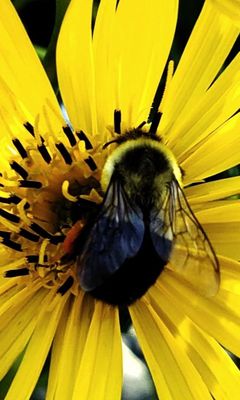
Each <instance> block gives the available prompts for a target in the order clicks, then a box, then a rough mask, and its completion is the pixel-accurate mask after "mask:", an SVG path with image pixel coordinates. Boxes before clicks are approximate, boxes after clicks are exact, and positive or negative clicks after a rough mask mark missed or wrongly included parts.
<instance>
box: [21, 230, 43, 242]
mask: <svg viewBox="0 0 240 400" xmlns="http://www.w3.org/2000/svg"><path fill="white" fill-rule="evenodd" d="M19 235H21V236H22V237H24V238H25V239H28V240H31V242H38V241H39V239H40V236H38V235H35V233H32V232H29V231H27V230H26V229H24V228H20V230H19Z"/></svg>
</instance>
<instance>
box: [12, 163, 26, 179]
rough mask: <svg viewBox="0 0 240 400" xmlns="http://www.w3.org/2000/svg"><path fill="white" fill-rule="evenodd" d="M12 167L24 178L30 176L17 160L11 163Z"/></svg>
mask: <svg viewBox="0 0 240 400" xmlns="http://www.w3.org/2000/svg"><path fill="white" fill-rule="evenodd" d="M10 167H11V168H12V169H13V170H14V171H15V172H17V174H18V175H20V176H21V177H22V178H23V179H26V178H27V177H28V172H27V171H26V170H25V169H24V168H23V167H22V166H21V165H20V164H18V163H17V162H16V161H13V162H11V163H10Z"/></svg>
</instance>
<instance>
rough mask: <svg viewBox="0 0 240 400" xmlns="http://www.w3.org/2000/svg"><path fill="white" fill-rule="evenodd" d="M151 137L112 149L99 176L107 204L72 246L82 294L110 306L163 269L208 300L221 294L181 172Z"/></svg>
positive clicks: (138, 135) (139, 291)
mask: <svg viewBox="0 0 240 400" xmlns="http://www.w3.org/2000/svg"><path fill="white" fill-rule="evenodd" d="M118 118H119V116H118ZM117 127H118V130H120V123H119V120H118V121H117ZM153 128H154V129H155V127H153ZM154 129H152V132H147V133H146V132H145V131H143V130H142V127H140V128H136V129H134V130H132V131H130V132H128V133H126V134H124V135H121V134H119V138H117V139H115V140H114V141H112V142H109V143H107V145H109V144H111V143H115V144H117V147H116V148H115V149H114V150H113V152H112V153H111V154H110V156H109V157H108V158H107V161H106V163H105V166H104V168H103V171H102V179H101V185H102V189H103V191H104V193H105V195H104V199H103V202H102V204H101V206H100V208H99V210H98V212H97V213H95V214H94V216H93V218H92V219H91V218H90V219H89V220H88V221H87V223H86V225H85V226H84V228H83V229H82V230H81V233H80V234H79V236H78V237H77V239H76V240H75V243H74V252H75V254H76V255H77V256H76V257H77V266H78V275H79V280H80V286H81V288H82V289H83V290H84V291H86V292H88V293H90V294H91V295H92V296H93V297H95V298H97V299H101V300H103V301H105V302H107V303H109V304H113V305H129V304H132V303H133V302H134V301H135V300H136V299H138V298H140V297H141V296H143V295H144V294H145V293H146V291H147V290H148V289H149V288H150V286H152V285H153V284H154V283H155V281H156V280H157V278H158V277H159V275H160V274H161V272H162V271H163V269H164V267H165V266H166V264H169V268H171V269H174V270H175V271H176V272H177V273H179V274H181V275H182V276H183V277H184V279H186V280H187V281H188V282H190V284H191V285H193V286H194V287H195V288H197V289H198V290H199V291H200V292H201V293H202V294H204V295H206V296H211V295H214V294H215V293H216V292H217V290H218V286H219V263H218V260H217V257H216V255H215V252H214V250H213V247H212V245H211V243H210V241H209V239H208V237H207V235H206V233H205V232H204V230H203V228H202V226H201V225H200V223H199V222H198V220H197V218H196V217H195V215H194V213H193V212H192V210H191V208H190V206H189V203H188V201H187V199H186V197H185V195H184V192H183V189H182V183H181V178H182V173H181V170H180V167H179V166H178V164H177V162H176V160H175V158H174V156H173V155H172V153H171V152H170V150H169V149H168V148H167V147H166V146H165V145H164V144H163V143H162V142H161V140H160V139H159V138H158V137H157V136H156V134H155V132H154ZM119 133H120V132H119Z"/></svg>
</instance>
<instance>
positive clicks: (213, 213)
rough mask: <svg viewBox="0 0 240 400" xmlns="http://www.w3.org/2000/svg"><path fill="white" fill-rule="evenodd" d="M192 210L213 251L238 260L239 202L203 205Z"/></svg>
mask: <svg viewBox="0 0 240 400" xmlns="http://www.w3.org/2000/svg"><path fill="white" fill-rule="evenodd" d="M205 204H206V205H205V207H200V205H199V209H197V208H196V209H195V207H197V205H194V210H195V213H196V216H197V218H198V220H199V222H200V223H201V224H202V226H203V228H204V230H205V231H206V233H207V235H208V237H209V239H210V241H211V243H212V245H213V247H214V249H215V251H216V252H217V253H218V254H221V255H223V256H226V257H232V258H233V259H235V260H239V259H240V201H239V200H236V201H230V200H226V201H219V202H212V203H205Z"/></svg>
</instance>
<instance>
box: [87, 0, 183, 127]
mask: <svg viewBox="0 0 240 400" xmlns="http://www.w3.org/2000/svg"><path fill="white" fill-rule="evenodd" d="M177 9H178V1H177V0H171V1H168V2H161V3H160V2H159V1H158V0H150V1H148V2H146V1H143V0H140V1H139V0H133V1H131V2H129V1H127V0H121V1H120V2H119V4H118V7H117V10H116V14H115V21H114V25H113V27H112V28H111V29H112V36H110V35H109V36H108V40H109V44H108V46H109V53H108V55H107V60H108V65H107V70H105V71H104V73H105V74H106V75H107V77H108V79H110V82H112V84H111V85H109V86H107V88H108V89H110V91H111V90H113V95H112V94H111V92H110V96H109V97H110V99H112V97H114V103H113V104H111V103H110V106H111V107H112V110H111V111H112V113H113V107H114V108H116V109H120V110H121V111H122V119H123V121H124V123H125V127H126V129H129V128H132V127H134V126H137V125H138V124H140V123H141V122H143V121H144V120H146V119H147V117H148V114H149V112H150V107H151V105H152V102H153V98H154V95H155V92H156V89H157V86H158V83H159V81H160V78H161V74H162V72H163V69H164V67H165V64H166V61H167V58H168V55H169V51H170V48H171V45H172V40H173V35H174V31H175V26H176V20H177ZM166 21H168V23H167V24H166V23H165V22H166ZM94 40H95V38H94ZM96 61H97V62H96V74H98V69H97V67H98V60H96ZM99 73H103V71H102V70H100V71H99ZM100 90H101V91H103V92H106V91H105V88H104V87H101V88H100V87H99V88H98V89H97V91H96V92H97V93H99V91H100ZM103 101H104V104H105V103H108V102H109V100H108V93H105V98H104V99H103ZM108 114H109V116H111V115H110V110H109V113H108ZM106 116H107V115H106ZM107 122H108V124H109V123H111V122H112V116H111V120H110V121H107Z"/></svg>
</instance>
